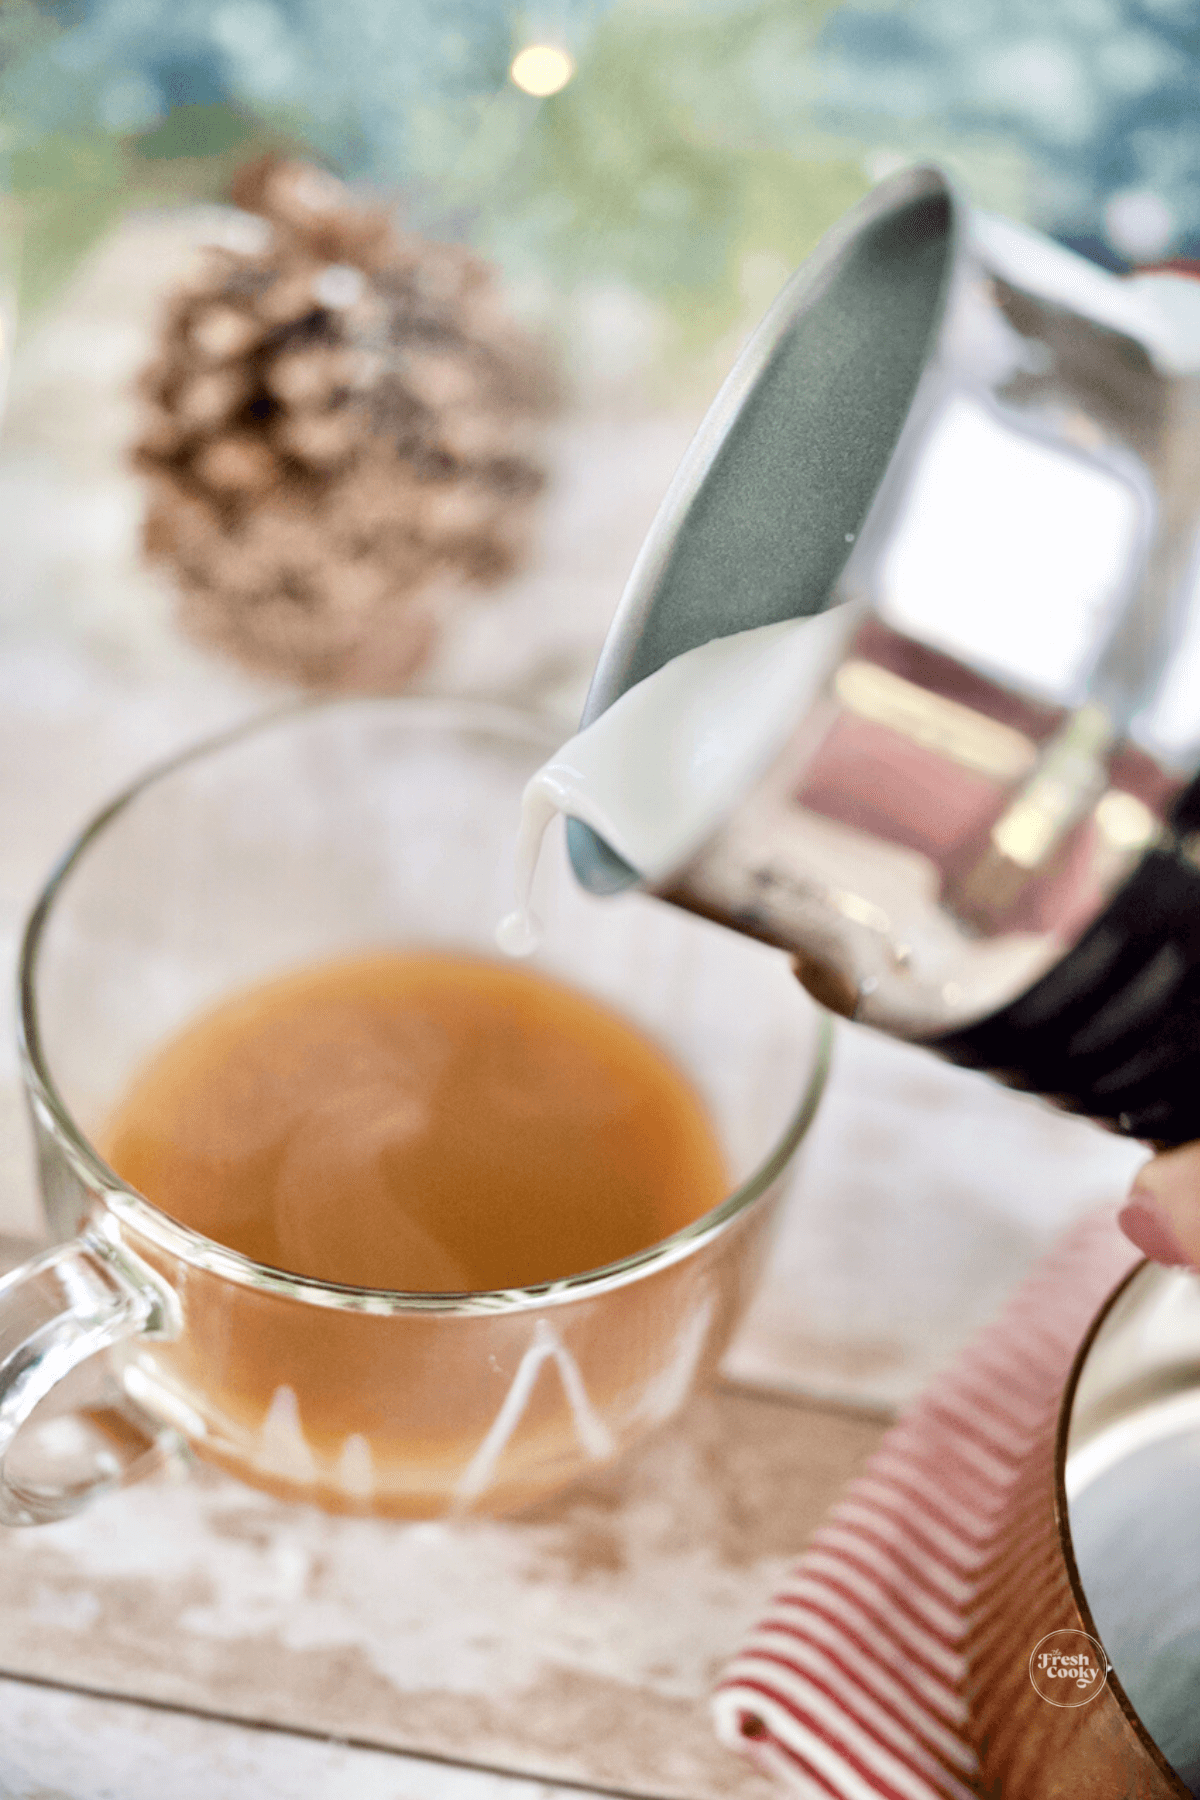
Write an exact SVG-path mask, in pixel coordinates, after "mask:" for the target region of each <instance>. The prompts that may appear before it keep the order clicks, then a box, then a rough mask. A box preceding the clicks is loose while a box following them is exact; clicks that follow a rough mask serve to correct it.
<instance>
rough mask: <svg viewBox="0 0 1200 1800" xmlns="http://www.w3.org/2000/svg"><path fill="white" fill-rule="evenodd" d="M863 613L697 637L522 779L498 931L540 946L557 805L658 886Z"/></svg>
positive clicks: (511, 941)
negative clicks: (544, 861)
mask: <svg viewBox="0 0 1200 1800" xmlns="http://www.w3.org/2000/svg"><path fill="white" fill-rule="evenodd" d="M857 620H858V609H857V608H856V607H853V606H838V607H835V608H833V609H832V610H831V611H830V612H827V613H820V614H818V615H817V616H816V617H815V618H810V619H785V620H784V621H783V622H782V623H780V624H776V625H760V626H758V627H756V628H755V629H754V630H753V631H740V632H737V633H735V634H734V635H733V636H731V637H724V638H715V639H714V640H713V641H712V642H711V643H708V644H700V645H698V646H697V648H696V649H694V650H688V651H686V652H685V653H684V654H683V655H682V656H677V657H675V658H674V660H673V661H671V662H668V663H665V664H664V665H663V667H662V668H661V669H657V670H655V672H654V674H653V675H648V676H647V677H646V679H645V680H644V681H640V682H638V684H637V685H636V687H632V688H629V689H628V691H627V692H626V693H624V694H622V695H621V696H620V698H619V699H617V700H615V701H614V702H613V704H612V705H611V706H610V707H609V708H608V710H607V711H606V712H603V713H601V714H600V716H599V718H597V719H595V720H593V722H592V723H591V724H590V725H589V726H587V727H586V728H585V729H584V730H583V731H581V732H579V733H578V734H577V735H576V736H575V737H573V738H571V739H570V740H569V742H567V743H566V744H564V745H563V747H562V749H561V750H558V751H556V753H555V754H554V755H553V756H552V757H550V759H549V760H548V761H547V762H546V763H544V764H543V765H542V767H541V768H540V769H539V770H538V772H537V774H536V775H534V776H533V777H532V779H531V780H530V781H529V783H528V784H527V786H526V788H525V793H524V797H523V800H522V807H521V822H520V828H519V832H518V836H517V850H516V897H517V905H516V908H515V909H514V911H512V912H511V913H509V914H508V915H507V917H505V918H504V919H502V920H501V922H500V924H499V926H498V927H497V929H496V942H497V944H498V945H499V947H500V948H501V949H502V950H503V951H505V952H506V953H507V954H508V955H509V956H528V955H531V954H532V952H533V951H534V950H536V948H537V946H538V942H539V938H540V926H539V924H538V921H537V919H536V917H535V915H534V913H533V910H532V896H533V882H534V876H535V875H536V873H537V865H538V858H539V855H540V853H541V847H542V841H543V839H544V837H545V834H546V829H547V827H548V826H549V824H550V821H551V819H553V817H554V815H555V814H556V813H560V812H561V813H565V814H566V816H567V817H568V818H572V819H578V820H580V821H581V823H583V824H584V825H589V826H590V827H591V828H592V830H593V831H595V832H596V833H597V834H598V835H599V836H600V837H602V838H603V839H604V840H605V842H606V843H607V844H608V845H609V847H610V848H611V849H613V850H615V851H616V853H617V855H618V856H620V857H621V858H623V860H624V861H625V862H627V863H628V864H629V865H630V867H631V868H634V869H636V870H637V872H638V875H639V877H640V879H641V880H642V882H643V883H645V884H646V885H647V886H650V887H653V886H655V885H656V884H657V883H659V882H661V881H663V880H665V879H666V878H667V876H669V875H670V874H671V873H672V872H673V871H674V870H676V869H678V868H680V867H681V866H682V865H683V864H684V863H686V862H687V861H688V859H689V858H690V857H691V856H692V855H694V853H695V852H696V851H697V850H698V849H699V848H700V846H701V844H703V843H704V841H705V840H706V839H707V838H708V837H710V836H711V835H712V833H713V831H714V830H715V829H716V828H717V826H718V825H719V824H720V822H721V820H722V819H723V818H724V817H725V816H726V815H727V814H728V813H729V812H731V811H732V809H733V807H734V805H735V803H736V801H737V799H738V797H739V795H741V794H742V793H744V792H745V790H746V788H747V787H748V786H749V785H750V784H751V783H752V782H753V781H754V780H755V778H756V777H757V776H758V775H759V774H761V773H762V771H763V769H764V768H765V767H766V766H767V764H768V763H769V762H770V760H771V758H772V756H774V755H775V754H776V753H777V751H778V750H779V749H780V748H781V747H782V745H783V743H784V742H785V740H786V738H787V736H788V734H789V732H790V731H791V729H792V727H793V725H794V723H795V721H796V720H797V719H798V718H799V717H801V716H802V714H803V713H804V711H805V710H806V708H807V706H808V704H809V702H810V701H811V700H812V698H813V697H814V695H815V693H816V690H817V689H818V688H819V687H820V685H821V683H822V682H823V681H824V679H825V677H826V675H827V673H828V671H829V669H830V667H831V666H832V665H833V663H834V662H835V660H836V657H837V652H838V650H839V649H840V647H841V645H842V643H843V642H844V640H845V639H846V638H847V637H848V635H849V633H850V631H851V630H852V629H853V628H854V626H855V624H856V623H857Z"/></svg>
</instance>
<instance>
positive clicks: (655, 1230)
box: [103, 950, 729, 1293]
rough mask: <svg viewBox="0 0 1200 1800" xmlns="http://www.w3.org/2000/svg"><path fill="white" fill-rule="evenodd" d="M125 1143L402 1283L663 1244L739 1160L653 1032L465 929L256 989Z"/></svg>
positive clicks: (225, 1230)
mask: <svg viewBox="0 0 1200 1800" xmlns="http://www.w3.org/2000/svg"><path fill="white" fill-rule="evenodd" d="M103 1148H104V1151H105V1154H106V1157H107V1159H108V1161H109V1162H110V1163H111V1165H112V1167H113V1168H114V1169H115V1170H116V1171H117V1173H118V1174H119V1175H121V1176H122V1177H123V1178H124V1179H125V1180H126V1181H128V1182H129V1183H130V1184H131V1185H132V1186H133V1187H135V1188H137V1189H138V1190H139V1191H140V1192H141V1193H143V1194H145V1195H146V1197H147V1198H148V1199H150V1200H152V1201H153V1202H154V1203H155V1204H156V1205H157V1206H159V1207H161V1209H162V1210H163V1211H164V1212H166V1213H168V1214H170V1215H171V1216H172V1217H173V1218H175V1219H177V1220H179V1221H180V1222H181V1223H183V1224H186V1225H190V1226H191V1227H192V1228H193V1229H194V1230H196V1231H200V1232H203V1233H204V1235H205V1236H207V1237H210V1238H213V1239H215V1240H216V1241H217V1242H218V1243H221V1244H224V1245H226V1246H228V1247H229V1248H231V1249H233V1250H238V1251H240V1252H241V1253H242V1254H243V1255H245V1256H248V1257H250V1258H252V1259H253V1260H254V1261H256V1262H258V1263H263V1264H266V1265H267V1266H268V1267H272V1268H276V1269H282V1270H286V1271H288V1272H290V1273H292V1274H297V1275H307V1276H312V1277H315V1278H317V1279H318V1280H321V1281H327V1282H335V1283H339V1284H344V1285H347V1286H354V1287H365V1288H377V1289H378V1288H387V1289H391V1290H394V1291H402V1292H434V1293H438V1292H441V1293H465V1292H472V1291H475V1292H478V1291H490V1290H496V1289H509V1288H516V1287H528V1286H531V1285H533V1284H537V1283H542V1282H550V1281H557V1280H561V1279H563V1278H564V1277H567V1276H571V1275H577V1274H580V1273H583V1272H584V1271H587V1270H591V1269H597V1268H600V1267H603V1266H604V1265H606V1264H609V1263H614V1262H618V1261H620V1260H622V1259H623V1258H625V1257H627V1256H630V1255H633V1254H634V1253H636V1252H637V1251H640V1250H645V1249H647V1248H648V1247H649V1246H650V1245H652V1244H655V1243H658V1242H659V1241H661V1240H662V1239H663V1238H667V1237H670V1236H671V1235H672V1234H673V1233H674V1232H676V1231H678V1230H679V1229H680V1228H681V1227H683V1226H684V1225H687V1224H689V1223H691V1221H692V1220H694V1219H697V1218H699V1217H700V1216H701V1215H702V1214H704V1213H706V1212H707V1211H708V1210H709V1209H710V1208H711V1207H713V1206H716V1205H717V1204H718V1203H719V1202H720V1200H721V1199H722V1197H723V1196H724V1195H725V1193H727V1192H728V1189H729V1178H728V1171H727V1170H726V1167H725V1163H724V1158H723V1156H722V1152H721V1148H720V1145H719V1143H718V1141H717V1138H716V1135H715V1132H714V1129H713V1126H712V1124H711V1123H710V1121H709V1119H708V1117H707V1114H706V1112H705V1109H704V1107H703V1105H702V1103H701V1101H700V1099H699V1097H698V1095H697V1094H696V1093H695V1091H694V1089H693V1088H692V1086H691V1084H690V1083H689V1082H688V1080H687V1079H686V1078H685V1077H684V1075H683V1074H682V1073H681V1072H680V1071H679V1069H678V1068H677V1067H676V1066H675V1064H674V1063H673V1062H672V1061H671V1060H670V1058H669V1057H668V1056H667V1055H666V1054H665V1053H664V1052H663V1051H662V1050H660V1049H659V1048H658V1047H657V1045H655V1044H654V1043H653V1042H652V1041H651V1040H650V1039H649V1038H648V1037H646V1036H644V1035H643V1033H642V1032H640V1031H639V1030H637V1029H636V1028H635V1027H633V1026H632V1025H630V1024H628V1023H627V1022H626V1021H625V1020H624V1019H623V1018H621V1017H620V1016H619V1015H618V1014H617V1013H615V1012H612V1011H610V1010H609V1009H608V1008H607V1007H605V1006H602V1005H601V1004H599V1003H598V1002H597V1001H595V1000H593V999H591V998H590V997H589V996H587V995H585V994H583V993H581V992H579V991H578V990H576V989H575V988H572V987H570V986H567V985H566V984H564V983H562V982H559V981H556V980H552V979H550V978H549V977H547V976H545V975H542V974H538V973H536V972H534V971H532V970H530V969H528V968H524V967H516V966H513V965H512V964H499V963H492V962H488V961H486V960H484V959H482V958H476V957H470V956H458V955H452V954H447V953H445V952H441V951H420V950H413V951H407V952H392V953H380V954H377V955H374V956H369V957H362V958H358V959H355V960H346V961H336V962H329V963H325V964H322V965H320V966H317V967H313V968H308V969H304V970H302V971H300V972H299V973H296V974H292V975H288V976H285V977H283V978H281V979H277V980H273V981H270V982H268V983H266V984H264V985H261V986H257V987H255V988H253V989H252V990H250V991H248V992H245V993H242V994H239V995H236V996H234V997H233V998H231V999H228V1000H226V1001H225V1002H224V1003H223V1004H221V1005H220V1006H218V1007H216V1008H215V1009H214V1010H212V1011H210V1012H208V1013H207V1014H206V1015H204V1016H203V1017H201V1018H199V1019H197V1020H196V1021H195V1022H194V1023H192V1024H191V1025H190V1026H188V1027H187V1028H185V1029H184V1030H183V1031H182V1032H181V1033H179V1034H178V1035H177V1036H176V1037H174V1038H173V1039H172V1040H171V1041H170V1042H169V1043H168V1044H167V1045H166V1046H165V1047H163V1048H161V1049H160V1050H159V1051H158V1053H157V1054H156V1055H155V1056H154V1057H153V1058H152V1060H151V1061H150V1062H149V1063H148V1064H147V1065H146V1066H145V1067H144V1068H143V1069H142V1070H141V1071H140V1073H139V1074H138V1075H137V1076H136V1077H135V1078H134V1080H133V1082H132V1084H131V1085H130V1086H129V1087H128V1089H127V1091H126V1093H125V1094H124V1096H123V1098H122V1100H121V1101H120V1103H119V1105H118V1106H117V1108H116V1110H115V1113H114V1115H113V1117H112V1118H111V1120H110V1123H109V1126H108V1130H107V1132H106V1133H105V1136H104V1140H103Z"/></svg>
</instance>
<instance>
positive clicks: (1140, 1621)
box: [1066, 1265, 1200, 1792]
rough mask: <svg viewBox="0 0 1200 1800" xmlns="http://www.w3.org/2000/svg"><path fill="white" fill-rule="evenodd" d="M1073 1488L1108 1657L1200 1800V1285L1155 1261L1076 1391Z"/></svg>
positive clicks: (1083, 1572) (1122, 1303)
mask: <svg viewBox="0 0 1200 1800" xmlns="http://www.w3.org/2000/svg"><path fill="white" fill-rule="evenodd" d="M1066 1482H1067V1496H1068V1510H1069V1516H1070V1531H1071V1541H1072V1547H1073V1550H1074V1554H1075V1561H1076V1566H1077V1568H1078V1571H1079V1578H1080V1583H1081V1586H1082V1588H1083V1592H1084V1594H1085V1596H1086V1598H1087V1601H1088V1605H1089V1607H1090V1609H1091V1613H1092V1617H1093V1619H1094V1621H1095V1624H1096V1628H1097V1631H1098V1632H1099V1635H1100V1639H1101V1641H1102V1643H1103V1644H1104V1647H1105V1650H1106V1651H1107V1653H1108V1658H1109V1661H1110V1662H1111V1664H1112V1666H1113V1669H1114V1670H1115V1672H1116V1675H1117V1677H1118V1679H1119V1681H1120V1683H1121V1685H1122V1687H1123V1688H1124V1690H1125V1692H1126V1694H1127V1695H1128V1696H1129V1699H1130V1700H1131V1701H1132V1702H1133V1705H1134V1706H1135V1707H1136V1709H1137V1712H1138V1714H1139V1716H1140V1718H1141V1720H1142V1722H1143V1724H1144V1725H1145V1726H1146V1729H1147V1730H1148V1731H1149V1732H1150V1735H1151V1736H1152V1737H1153V1738H1154V1740H1155V1741H1156V1743H1157V1744H1158V1746H1159V1748H1160V1749H1161V1750H1162V1752H1163V1754H1164V1756H1165V1757H1166V1758H1167V1761H1168V1762H1169V1763H1171V1765H1172V1767H1173V1768H1174V1769H1175V1770H1176V1771H1177V1773H1178V1774H1179V1775H1180V1776H1181V1777H1182V1778H1183V1780H1184V1781H1185V1782H1186V1783H1187V1784H1188V1786H1189V1787H1190V1788H1191V1789H1192V1790H1193V1792H1200V1276H1196V1275H1193V1274H1191V1273H1185V1272H1179V1271H1175V1270H1168V1269H1161V1268H1157V1267H1154V1266H1153V1265H1147V1266H1146V1267H1145V1268H1143V1269H1142V1270H1141V1272H1140V1273H1139V1274H1137V1275H1136V1276H1135V1277H1134V1279H1133V1281H1132V1282H1131V1283H1130V1285H1129V1286H1128V1287H1127V1288H1126V1289H1125V1291H1124V1293H1123V1294H1122V1295H1121V1296H1120V1298H1119V1299H1118V1300H1117V1302H1116V1303H1115V1305H1114V1306H1113V1307H1112V1309H1111V1311H1110V1312H1109V1314H1108V1316H1107V1318H1106V1319H1105V1321H1104V1323H1103V1324H1102V1326H1101V1328H1100V1331H1099V1333H1098V1335H1097V1337H1096V1339H1095V1341H1094V1343H1093V1345H1092V1347H1091V1350H1090V1352H1089V1354H1088V1357H1087V1360H1086V1362H1085V1365H1084V1368H1083V1372H1082V1375H1081V1377H1080V1380H1079V1384H1078V1387H1077V1389H1076V1395H1075V1402H1074V1406H1073V1408H1072V1414H1071V1429H1070V1435H1069V1438H1068V1444H1067V1461H1066Z"/></svg>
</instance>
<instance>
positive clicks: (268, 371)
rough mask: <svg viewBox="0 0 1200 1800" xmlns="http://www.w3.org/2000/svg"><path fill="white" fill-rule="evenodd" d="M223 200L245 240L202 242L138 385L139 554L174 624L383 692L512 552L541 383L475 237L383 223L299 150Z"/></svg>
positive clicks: (548, 394)
mask: <svg viewBox="0 0 1200 1800" xmlns="http://www.w3.org/2000/svg"><path fill="white" fill-rule="evenodd" d="M233 198H234V200H235V202H236V204H237V205H238V206H240V207H241V208H243V209H244V211H246V212H248V213H255V214H258V215H259V216H260V218H261V219H262V220H263V221H265V223H264V225H263V229H262V234H261V242H259V243H258V244H257V245H255V244H250V245H248V246H247V247H246V248H242V249H230V248H225V249H220V250H213V251H211V252H210V253H209V257H208V261H207V263H206V265H205V267H204V268H203V270H202V271H201V272H200V274H199V276H198V278H197V279H196V281H194V282H193V283H192V284H191V285H190V286H189V287H188V288H187V290H186V291H184V292H181V293H179V294H177V295H176V296H175V297H174V298H173V300H172V302H171V303H170V306H169V309H168V316H167V320H166V324H165V328H164V331H163V336H162V343H161V352H160V355H159V358H158V360H157V361H156V363H155V364H154V366H153V367H152V368H151V369H149V370H148V371H147V372H146V375H145V377H144V380H143V391H144V393H145V397H146V399H147V401H148V417H147V420H146V424H145V427H144V430H143V433H142V436H141V440H140V442H139V443H138V444H137V446H136V448H135V451H134V459H135V462H136V463H137V465H138V466H139V467H140V468H141V469H142V470H144V471H145V472H146V473H147V475H148V476H149V477H150V482H151V497H150V506H149V511H148V514H147V518H146V524H145V534H144V542H145V548H146V552H147V554H148V555H149V556H150V557H152V558H154V559H157V560H160V561H162V562H165V563H167V564H168V565H169V566H170V567H171V569H172V570H173V572H174V574H175V576H176V578H177V580H178V582H179V586H180V589H181V592H182V605H181V621H182V623H183V625H184V627H185V629H186V630H188V631H189V633H190V634H191V635H192V636H194V637H196V638H199V639H200V640H202V641H203V642H205V643H207V644H209V645H212V646H215V647H217V648H219V649H221V650H225V651H228V652H231V653H232V654H234V655H235V656H237V657H238V658H239V659H240V660H241V661H242V662H243V663H246V664H249V665H250V666H251V667H253V668H256V669H260V670H265V671H267V672H270V673H274V674H283V675H287V676H290V677H293V678H297V679H299V680H300V681H302V682H304V683H306V684H308V685H310V686H314V687H340V688H364V689H379V688H388V687H393V686H395V685H396V684H397V683H398V682H401V681H403V680H404V679H405V678H406V677H407V676H408V675H410V674H411V673H412V671H413V670H414V669H415V668H416V667H417V665H418V664H419V663H420V662H421V661H422V659H423V658H424V656H425V655H426V653H427V651H428V650H429V648H430V647H431V644H432V641H433V637H434V634H435V623H436V617H437V613H438V608H439V605H441V604H444V603H445V599H446V596H447V594H448V592H450V591H452V590H453V588H454V587H455V586H458V585H461V583H463V582H464V581H469V582H475V583H485V584H486V583H491V582H496V581H499V580H501V579H502V578H503V577H505V576H506V575H509V574H511V573H512V572H513V571H514V570H515V569H516V568H517V567H518V566H519V565H520V563H521V561H522V559H523V557H524V556H525V554H526V551H527V548H528V544H529V538H530V534H531V528H532V523H533V511H534V502H535V500H536V497H537V495H538V494H539V493H540V491H541V489H542V487H543V486H544V484H545V472H544V469H543V467H542V465H541V463H540V462H539V460H538V456H537V435H536V434H537V428H538V425H539V423H540V421H541V420H542V419H544V417H545V416H546V415H547V413H548V412H549V411H550V410H551V409H552V408H553V406H554V404H555V403H556V400H557V391H556V383H555V380H554V378H553V375H552V373H551V370H550V367H549V365H548V363H547V361H546V359H545V356H544V354H543V353H542V352H541V351H540V350H539V349H537V348H536V347H535V346H534V345H533V344H532V343H531V341H530V340H529V339H527V338H526V337H525V336H524V335H523V334H522V333H521V332H520V331H519V330H518V329H517V328H516V327H514V326H513V325H512V323H511V322H510V321H509V320H507V319H506V318H505V316H504V312H503V308H502V306H501V304H500V302H499V299H498V296H497V293H496V286H495V280H494V277H493V275H492V273H491V271H490V270H489V269H488V267H487V266H486V265H485V264H484V263H482V262H481V261H480V260H479V258H478V257H476V256H475V255H473V254H472V253H471V252H470V251H468V250H465V249H461V248H459V247H457V246H452V245H446V244H434V243H429V242H427V241H423V240H421V239H419V238H416V237H402V236H400V235H399V234H398V233H397V232H396V231H395V230H394V229H393V227H392V225H391V224H390V222H389V220H388V218H387V216H386V215H385V214H384V213H382V212H378V211H373V210H370V209H368V208H366V207H363V206H361V205H359V204H357V203H356V202H355V201H354V200H353V199H352V197H351V195H350V194H349V192H348V190H347V189H346V188H345V187H344V186H343V185H342V184H341V183H340V182H338V181H336V180H335V179H334V178H333V177H332V176H329V175H326V174H324V173H322V172H321V171H320V170H317V169H313V168H310V167H308V166H307V165H305V164H303V163H295V162H285V161H281V160H278V159H275V158H265V159H263V160H262V161H261V162H258V163H255V164H252V165H251V166H250V167H249V168H247V169H245V170H243V171H242V174H241V175H240V177H239V178H238V181H237V183H236V184H235V189H234V195H233Z"/></svg>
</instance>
